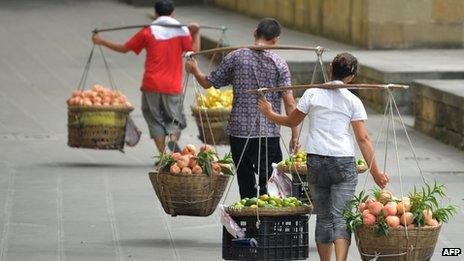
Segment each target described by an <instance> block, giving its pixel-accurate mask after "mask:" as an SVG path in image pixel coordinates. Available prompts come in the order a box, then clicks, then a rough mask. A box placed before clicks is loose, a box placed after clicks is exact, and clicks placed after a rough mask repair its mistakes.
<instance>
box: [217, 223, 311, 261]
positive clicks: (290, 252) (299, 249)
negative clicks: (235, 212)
mask: <svg viewBox="0 0 464 261" xmlns="http://www.w3.org/2000/svg"><path fill="white" fill-rule="evenodd" d="M259 219H260V221H261V224H260V226H259V228H256V217H234V220H235V222H237V224H238V225H239V226H240V227H241V228H242V229H243V230H244V231H245V237H246V238H254V239H255V240H256V241H257V242H258V245H257V246H256V247H253V246H243V245H239V244H236V243H235V242H233V241H232V239H233V237H232V236H231V235H230V234H229V233H228V232H227V230H226V229H225V228H224V227H223V229H222V258H223V259H226V260H305V259H307V258H308V254H309V235H308V220H309V216H308V215H300V216H279V217H260V218H259Z"/></svg>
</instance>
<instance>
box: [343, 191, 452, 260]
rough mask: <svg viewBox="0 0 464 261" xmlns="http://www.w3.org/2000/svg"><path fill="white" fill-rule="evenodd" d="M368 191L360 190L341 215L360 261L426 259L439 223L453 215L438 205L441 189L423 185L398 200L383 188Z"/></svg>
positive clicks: (442, 194)
mask: <svg viewBox="0 0 464 261" xmlns="http://www.w3.org/2000/svg"><path fill="white" fill-rule="evenodd" d="M372 192H373V193H372V195H366V194H365V193H364V191H362V192H361V193H360V194H359V195H358V196H355V197H354V198H353V200H351V201H350V202H349V203H348V204H347V206H346V208H345V210H344V212H343V215H344V218H345V220H346V222H347V225H348V228H349V229H351V231H352V232H354V233H355V238H356V243H357V246H358V250H359V253H360V255H361V258H362V260H371V259H373V258H376V257H377V258H380V259H383V258H387V259H388V260H430V259H431V257H432V255H433V252H434V249H435V245H436V243H437V240H438V236H439V233H440V229H441V227H442V225H443V223H444V222H447V221H448V220H449V218H450V216H452V215H453V214H454V213H455V212H456V207H455V206H454V205H446V206H440V204H439V200H438V197H444V195H445V192H444V186H443V185H439V184H437V183H434V185H433V186H430V185H428V184H425V187H424V188H422V189H421V190H417V189H416V188H414V190H413V191H412V192H410V193H409V194H408V196H407V197H401V198H396V197H395V196H393V194H392V193H391V192H390V191H388V190H385V189H383V190H380V189H373V190H372Z"/></svg>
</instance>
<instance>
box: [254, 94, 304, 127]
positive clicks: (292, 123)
mask: <svg viewBox="0 0 464 261" xmlns="http://www.w3.org/2000/svg"><path fill="white" fill-rule="evenodd" d="M258 107H259V110H260V111H261V113H262V114H263V115H264V116H266V118H268V119H269V120H270V121H272V122H274V123H277V124H279V125H284V126H287V127H296V126H298V124H300V123H301V122H302V121H303V119H304V117H305V116H306V114H304V113H302V112H301V111H299V110H297V109H294V110H293V111H292V112H290V114H289V115H288V116H284V115H280V114H277V113H275V112H274V111H272V106H271V104H270V103H269V102H268V101H266V100H264V99H259V100H258Z"/></svg>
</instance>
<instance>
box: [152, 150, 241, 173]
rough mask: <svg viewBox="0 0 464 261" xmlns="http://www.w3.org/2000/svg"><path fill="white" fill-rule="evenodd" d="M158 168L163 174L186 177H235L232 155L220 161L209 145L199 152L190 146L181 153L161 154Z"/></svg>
mask: <svg viewBox="0 0 464 261" xmlns="http://www.w3.org/2000/svg"><path fill="white" fill-rule="evenodd" d="M158 168H159V170H160V171H161V172H169V173H172V174H185V175H190V174H193V175H197V174H207V175H233V174H234V170H235V166H234V163H233V160H232V156H231V154H227V155H225V156H224V158H223V159H219V158H218V155H217V153H216V152H215V151H214V149H213V148H212V147H211V146H210V145H207V144H205V145H202V146H201V147H200V150H199V151H198V152H197V149H196V147H195V146H194V145H192V144H188V145H186V146H185V147H184V148H183V149H182V151H181V152H174V153H164V154H161V155H160V156H159V163H158Z"/></svg>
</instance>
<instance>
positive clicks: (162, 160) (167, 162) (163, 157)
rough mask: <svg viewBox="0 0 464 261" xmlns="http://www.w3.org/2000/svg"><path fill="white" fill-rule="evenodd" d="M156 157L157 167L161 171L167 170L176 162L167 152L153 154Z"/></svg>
mask: <svg viewBox="0 0 464 261" xmlns="http://www.w3.org/2000/svg"><path fill="white" fill-rule="evenodd" d="M155 158H157V159H158V168H159V169H160V170H163V171H169V168H170V167H171V165H172V164H174V163H176V160H175V159H174V158H173V157H172V156H171V154H169V153H165V152H161V153H160V155H159V156H155Z"/></svg>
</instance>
